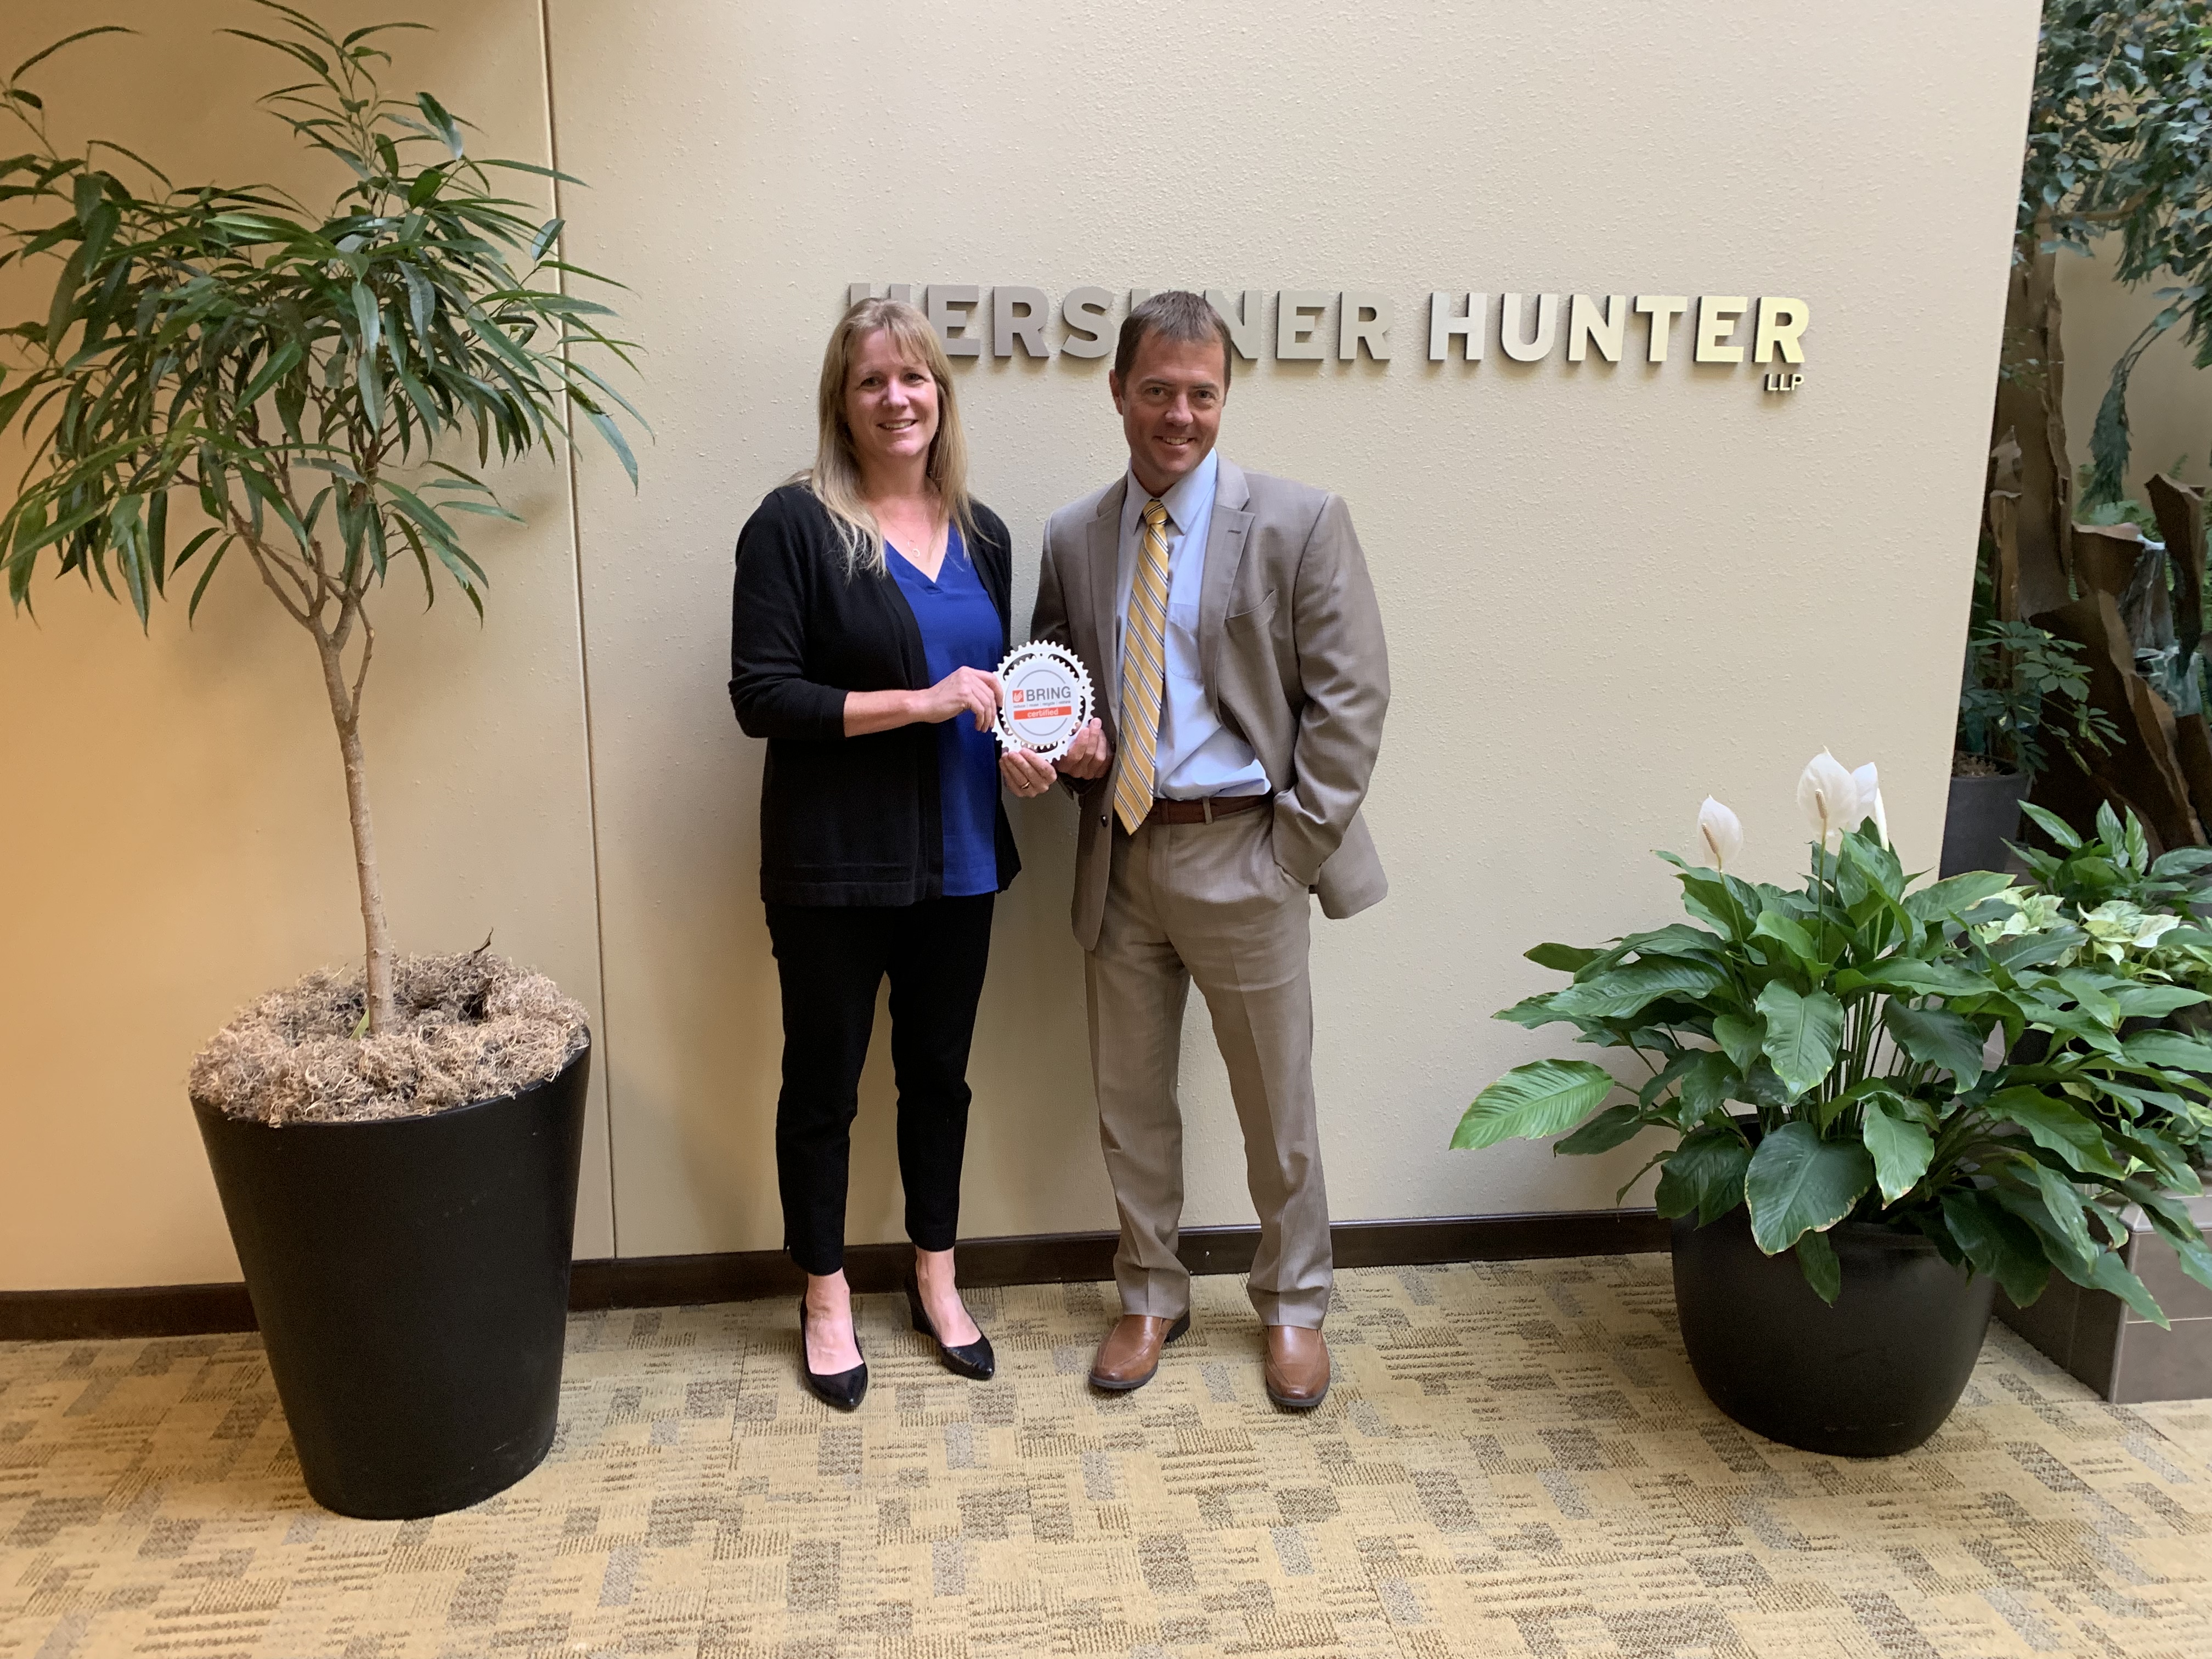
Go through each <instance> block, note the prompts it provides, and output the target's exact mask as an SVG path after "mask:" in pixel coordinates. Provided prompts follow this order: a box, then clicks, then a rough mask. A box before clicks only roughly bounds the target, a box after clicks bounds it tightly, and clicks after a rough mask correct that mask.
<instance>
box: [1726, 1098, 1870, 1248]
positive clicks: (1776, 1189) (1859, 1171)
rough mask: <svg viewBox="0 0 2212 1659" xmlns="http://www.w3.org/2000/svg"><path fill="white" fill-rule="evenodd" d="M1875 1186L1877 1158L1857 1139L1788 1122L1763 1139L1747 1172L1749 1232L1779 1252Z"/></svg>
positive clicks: (1837, 1217)
mask: <svg viewBox="0 0 2212 1659" xmlns="http://www.w3.org/2000/svg"><path fill="white" fill-rule="evenodd" d="M1873 1184H1874V1160H1873V1159H1872V1158H1869V1157H1868V1156H1867V1152H1866V1148H1865V1147H1863V1146H1859V1145H1857V1143H1856V1142H1853V1141H1845V1140H1823V1139H1820V1132H1819V1131H1818V1130H1816V1129H1814V1127H1813V1126H1812V1125H1811V1124H1809V1123H1785V1124H1784V1125H1783V1126H1782V1127H1780V1128H1778V1129H1777V1130H1775V1131H1774V1132H1773V1133H1771V1134H1770V1135H1768V1136H1767V1137H1766V1138H1765V1139H1764V1140H1762V1141H1760V1142H1759V1150H1758V1151H1757V1152H1753V1154H1752V1155H1751V1166H1750V1168H1749V1169H1748V1170H1746V1171H1745V1173H1744V1182H1743V1186H1744V1197H1745V1200H1746V1201H1747V1203H1748V1204H1749V1205H1750V1206H1751V1236H1752V1237H1753V1240H1754V1241H1756V1243H1758V1245H1759V1249H1762V1250H1764V1251H1765V1252H1766V1254H1767V1255H1780V1254H1781V1253H1782V1252H1783V1251H1784V1250H1786V1249H1789V1248H1790V1246H1791V1245H1793V1244H1795V1243H1796V1242H1797V1240H1798V1239H1799V1238H1800V1237H1802V1236H1803V1235H1804V1234H1805V1233H1807V1232H1808V1231H1810V1232H1825V1231H1827V1230H1828V1229H1829V1228H1830V1227H1832V1226H1834V1225H1836V1223H1838V1221H1841V1220H1842V1219H1843V1218H1844V1217H1845V1216H1847V1215H1849V1214H1850V1212H1851V1206H1853V1205H1855V1204H1857V1202H1858V1201H1859V1199H1860V1198H1861V1196H1863V1194H1864V1193H1865V1192H1866V1189H1867V1188H1869V1187H1870V1186H1872V1185H1873Z"/></svg>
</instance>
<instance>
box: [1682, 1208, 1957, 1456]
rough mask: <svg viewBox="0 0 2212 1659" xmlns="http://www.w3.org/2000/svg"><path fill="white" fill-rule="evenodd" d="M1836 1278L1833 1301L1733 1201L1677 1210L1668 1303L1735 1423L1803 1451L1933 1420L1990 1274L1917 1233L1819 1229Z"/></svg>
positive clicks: (1851, 1450)
mask: <svg viewBox="0 0 2212 1659" xmlns="http://www.w3.org/2000/svg"><path fill="white" fill-rule="evenodd" d="M1828 1242H1829V1243H1831V1244H1832V1245H1833V1246H1834V1247H1835V1251H1836V1255H1837V1258H1838V1261H1841V1262H1842V1264H1843V1269H1844V1287H1843V1290H1842V1291H1841V1292H1840V1293H1839V1294H1838V1296H1837V1297H1836V1302H1835V1305H1834V1306H1833V1307H1830V1306H1829V1305H1828V1304H1826V1303H1824V1302H1822V1301H1821V1300H1820V1297H1818V1296H1816V1295H1814V1292H1813V1288H1812V1286H1811V1285H1808V1284H1806V1282H1805V1275H1804V1273H1803V1271H1802V1269H1801V1268H1800V1267H1798V1265H1797V1257H1796V1253H1795V1252H1794V1251H1784V1253H1783V1254H1782V1255H1777V1256H1770V1255H1765V1254H1764V1253H1763V1252H1762V1251H1761V1250H1760V1249H1759V1246H1758V1245H1757V1244H1755V1243H1753V1242H1752V1237H1751V1223H1750V1220H1749V1218H1748V1217H1747V1215H1746V1213H1745V1212H1744V1210H1743V1208H1742V1206H1741V1205H1739V1206H1737V1207H1736V1209H1735V1212H1733V1213H1731V1214H1729V1215H1726V1216H1723V1217H1722V1218H1720V1219H1719V1220H1718V1221H1716V1222H1714V1223H1712V1224H1711V1225H1710V1226H1705V1227H1699V1226H1697V1225H1694V1218H1691V1217H1685V1218H1682V1219H1680V1220H1678V1221H1677V1222H1675V1224H1674V1309H1675V1312H1676V1314H1677V1315H1678V1316H1680V1321H1681V1327H1682V1346H1684V1347H1685V1348H1686V1349H1687V1350H1688V1351H1689V1355H1690V1366H1691V1369H1692V1370H1695V1371H1696V1372H1697V1374H1698V1381H1699V1383H1701V1384H1703V1385H1704V1388H1705V1392H1706V1393H1707V1394H1708V1395H1711V1397H1712V1401H1713V1404H1715V1405H1716V1406H1718V1407H1720V1408H1721V1409H1722V1410H1723V1411H1724V1412H1726V1413H1728V1414H1729V1416H1730V1417H1732V1418H1734V1419H1735V1420H1736V1421H1737V1422H1739V1423H1741V1424H1742V1425H1744V1427H1746V1428H1747V1429H1751V1430H1753V1431H1757V1432H1758V1433H1760V1434H1763V1435H1765V1437H1767V1438H1768V1439H1770V1440H1779V1441H1780V1442H1782V1443H1783V1444H1784V1445H1788V1446H1796V1447H1799V1448H1801V1449H1803V1450H1806V1451H1812V1452H1826V1453H1828V1454H1829V1455H1832V1456H1837V1457H1888V1456H1893V1455H1895V1454H1897V1453H1899V1452H1906V1451H1911V1449H1913V1448H1914V1447H1915V1446H1917V1445H1919V1444H1920V1443H1922V1442H1923V1441H1925V1440H1926V1439H1927V1438H1928V1437H1929V1436H1930V1435H1932V1434H1934V1433H1935V1432H1936V1430H1938V1429H1940V1428H1941V1427H1942V1426H1943V1419H1946V1418H1947V1417H1948V1416H1950V1414H1951V1410H1952V1407H1954V1406H1956V1405H1957V1404H1958V1403H1959V1396H1960V1395H1962V1394H1964V1393H1965V1392H1966V1381H1967V1379H1968V1378H1969V1377H1971V1376H1972V1375H1973V1370H1974V1360H1975V1358H1976V1357H1977V1356H1978V1355H1979V1354H1980V1352H1981V1351H1982V1337H1983V1334H1984V1332H1985V1331H1986V1330H1987V1329H1988V1328H1989V1322H1990V1298H1991V1297H1993V1296H1994V1295H1995V1293H1996V1281H1995V1280H1993V1279H1990V1278H1988V1277H1986V1276H1984V1275H1980V1274H1977V1275H1975V1276H1974V1277H1973V1278H1972V1279H1969V1278H1968V1277H1967V1274H1966V1270H1965V1269H1964V1268H1962V1267H1953V1266H1952V1265H1951V1264H1950V1263H1949V1262H1948V1261H1944V1260H1943V1257H1942V1254H1941V1253H1940V1252H1939V1251H1938V1250H1937V1249H1936V1246H1935V1245H1934V1244H1933V1243H1930V1242H1929V1240H1928V1239H1926V1238H1924V1237H1922V1236H1921V1235H1920V1234H1918V1233H1914V1232H1905V1231H1899V1230H1897V1229H1894V1228H1890V1227H1883V1226H1877V1225H1872V1224H1870V1223H1863V1222H1844V1223H1841V1224H1839V1225H1837V1226H1835V1227H1832V1228H1831V1229H1830V1230H1829V1232H1828Z"/></svg>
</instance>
